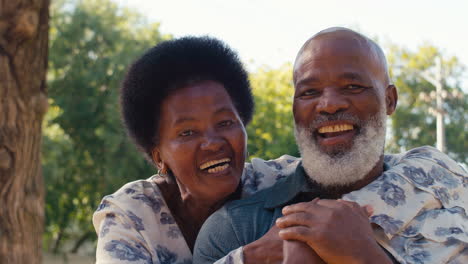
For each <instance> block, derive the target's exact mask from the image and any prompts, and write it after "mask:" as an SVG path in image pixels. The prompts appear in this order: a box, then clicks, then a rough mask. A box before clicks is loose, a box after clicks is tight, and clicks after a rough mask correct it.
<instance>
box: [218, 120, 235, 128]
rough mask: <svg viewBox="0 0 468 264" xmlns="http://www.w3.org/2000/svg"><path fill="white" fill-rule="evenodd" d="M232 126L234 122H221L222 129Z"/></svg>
mask: <svg viewBox="0 0 468 264" xmlns="http://www.w3.org/2000/svg"><path fill="white" fill-rule="evenodd" d="M232 124H234V122H233V121H232V120H223V121H221V122H219V126H220V127H227V126H230V125H232Z"/></svg>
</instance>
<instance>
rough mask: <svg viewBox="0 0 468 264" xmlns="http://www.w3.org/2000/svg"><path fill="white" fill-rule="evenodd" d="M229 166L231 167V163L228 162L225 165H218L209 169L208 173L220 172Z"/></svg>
mask: <svg viewBox="0 0 468 264" xmlns="http://www.w3.org/2000/svg"><path fill="white" fill-rule="evenodd" d="M228 167H229V163H226V164H224V165H221V166H216V167H214V168H210V169H208V173H217V172H220V171H223V170H225V169H227V168H228Z"/></svg>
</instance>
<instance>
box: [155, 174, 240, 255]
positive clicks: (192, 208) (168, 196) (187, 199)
mask: <svg viewBox="0 0 468 264" xmlns="http://www.w3.org/2000/svg"><path fill="white" fill-rule="evenodd" d="M157 183H158V186H159V188H160V189H161V192H162V194H163V197H164V200H165V201H166V203H167V205H168V207H169V209H170V210H171V212H172V214H173V217H174V219H175V221H176V223H177V225H178V226H179V228H180V230H181V232H182V235H183V236H184V238H185V241H186V242H187V245H188V246H189V248H190V250H191V251H193V246H194V244H195V240H196V238H197V235H198V232H199V231H200V229H201V227H202V225H203V223H204V222H205V220H206V219H207V218H208V217H209V216H210V215H211V214H212V213H214V212H215V211H216V210H218V209H219V208H220V207H221V206H222V205H223V204H224V202H225V201H226V200H227V199H229V198H231V196H229V197H227V198H226V199H223V200H222V201H210V200H209V199H203V198H201V197H194V196H193V195H191V194H190V193H189V192H186V191H185V190H184V189H183V188H179V186H178V185H177V183H176V182H175V181H173V180H170V179H165V180H164V181H159V182H157Z"/></svg>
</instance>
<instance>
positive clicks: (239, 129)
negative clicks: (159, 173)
mask: <svg viewBox="0 0 468 264" xmlns="http://www.w3.org/2000/svg"><path fill="white" fill-rule="evenodd" d="M159 127H160V128H159V133H160V141H159V145H158V146H157V147H156V149H155V151H154V152H153V157H154V154H155V153H156V156H157V157H158V158H156V159H157V160H159V161H160V162H163V163H164V165H165V166H166V167H167V168H169V169H170V170H171V171H172V173H173V174H174V176H175V177H176V179H177V182H178V185H179V189H180V190H181V195H182V197H183V198H185V197H194V198H196V199H203V201H206V202H218V201H220V200H222V199H224V198H225V197H227V196H228V195H230V194H231V193H233V192H234V191H235V190H236V188H237V185H238V184H239V182H240V177H241V175H242V170H243V169H244V161H245V153H246V141H247V140H246V139H247V138H246V137H247V136H246V132H245V128H244V125H243V123H242V121H241V119H240V117H239V114H238V113H237V110H236V108H235V107H234V104H233V102H232V100H231V98H230V97H229V95H228V93H227V91H226V90H225V89H224V86H223V85H222V84H220V83H218V82H214V81H203V82H199V83H196V84H193V85H188V86H186V87H183V88H181V89H178V90H177V91H175V92H174V93H173V94H171V95H169V96H168V97H167V98H166V99H165V100H164V101H163V103H162V105H161V119H160V124H159Z"/></svg>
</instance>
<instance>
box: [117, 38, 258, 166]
mask: <svg viewBox="0 0 468 264" xmlns="http://www.w3.org/2000/svg"><path fill="white" fill-rule="evenodd" d="M205 80H212V81H216V82H219V83H221V84H222V85H223V86H224V88H225V89H226V91H227V92H228V94H229V96H230V97H231V100H232V101H233V104H234V106H235V108H236V110H237V112H238V114H239V116H240V117H241V119H242V121H243V123H244V125H247V124H248V123H249V122H250V120H251V119H252V114H253V108H254V101H253V96H252V91H251V88H250V83H249V80H248V74H247V72H246V71H245V70H244V68H243V65H242V63H241V62H240V60H239V57H238V56H237V54H236V53H235V52H234V51H233V50H231V49H230V48H229V47H228V46H227V45H226V44H224V43H223V42H222V41H220V40H217V39H215V38H211V37H183V38H179V39H174V40H169V41H165V42H162V43H160V44H158V45H156V46H155V47H153V48H151V49H149V50H148V51H147V52H146V53H145V54H144V55H143V56H142V57H140V58H139V59H138V60H137V61H135V62H134V63H133V64H132V65H131V66H130V69H129V70H128V72H127V75H126V76H125V79H124V81H123V84H122V88H121V106H122V115H123V120H124V123H125V126H126V128H127V132H128V134H129V135H130V137H131V138H132V139H133V141H134V142H135V143H136V145H137V146H138V147H139V149H140V150H141V151H143V152H144V153H145V155H146V158H149V159H150V160H151V152H152V150H153V148H154V147H155V146H156V145H157V144H158V143H159V141H158V140H159V135H158V133H159V125H160V124H159V119H160V113H161V109H160V105H161V103H162V102H163V101H164V99H165V98H166V97H167V96H168V95H169V94H170V93H172V92H174V91H175V90H177V89H179V88H182V87H184V86H187V85H190V84H195V83H196V82H200V81H205Z"/></svg>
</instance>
